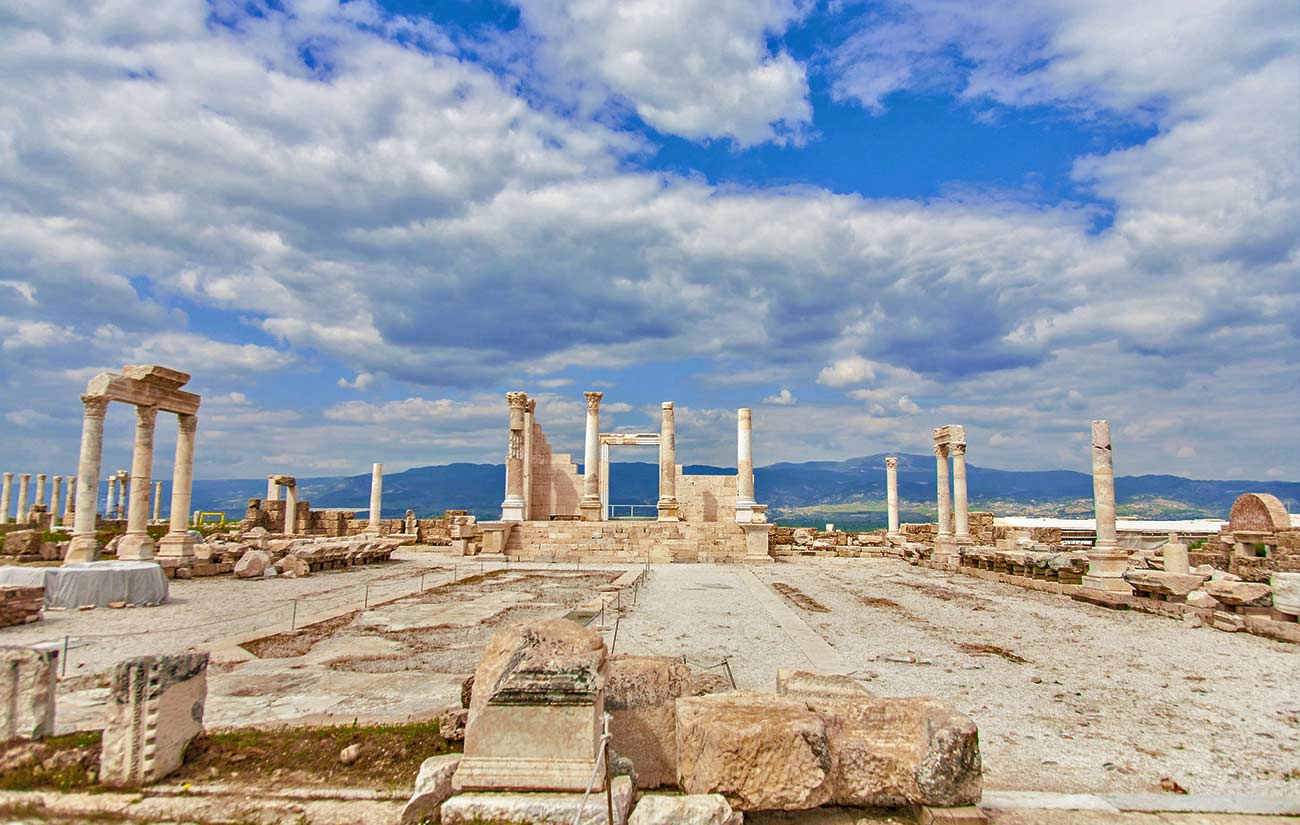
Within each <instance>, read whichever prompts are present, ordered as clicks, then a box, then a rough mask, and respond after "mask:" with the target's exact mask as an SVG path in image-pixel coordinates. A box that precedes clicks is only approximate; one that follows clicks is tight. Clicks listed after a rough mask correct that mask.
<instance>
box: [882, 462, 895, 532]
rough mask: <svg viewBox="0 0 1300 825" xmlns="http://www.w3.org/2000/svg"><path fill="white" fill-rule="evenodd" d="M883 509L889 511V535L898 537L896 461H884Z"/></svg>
mask: <svg viewBox="0 0 1300 825" xmlns="http://www.w3.org/2000/svg"><path fill="white" fill-rule="evenodd" d="M885 507H886V509H887V510H888V511H889V535H891V536H896V535H898V459H897V458H886V459H885Z"/></svg>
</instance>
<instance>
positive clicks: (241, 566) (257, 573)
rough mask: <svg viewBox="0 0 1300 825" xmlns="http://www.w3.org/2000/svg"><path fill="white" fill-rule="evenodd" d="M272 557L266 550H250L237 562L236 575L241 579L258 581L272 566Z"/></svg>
mask: <svg viewBox="0 0 1300 825" xmlns="http://www.w3.org/2000/svg"><path fill="white" fill-rule="evenodd" d="M271 560H272V556H271V554H270V553H269V552H268V551H266V550H248V551H246V552H245V553H244V554H243V555H242V556H240V557H239V561H237V562H235V575H236V576H238V577H239V578H241V579H256V578H259V577H261V576H262V575H264V574H265V573H266V568H268V567H270V566H271Z"/></svg>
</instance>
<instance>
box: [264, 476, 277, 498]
mask: <svg viewBox="0 0 1300 825" xmlns="http://www.w3.org/2000/svg"><path fill="white" fill-rule="evenodd" d="M266 500H267V501H279V500H280V485H279V484H276V483H275V476H273V475H269V476H267V477H266Z"/></svg>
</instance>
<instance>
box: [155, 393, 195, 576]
mask: <svg viewBox="0 0 1300 825" xmlns="http://www.w3.org/2000/svg"><path fill="white" fill-rule="evenodd" d="M198 427H199V417H198V416H197V415H177V416H176V459H175V463H174V464H173V465H172V501H171V506H170V507H169V508H168V514H169V517H170V521H169V525H168V528H167V535H165V536H163V539H162V541H160V542H159V543H158V555H159V556H161V557H166V558H181V559H192V558H194V545H195V544H196V542H195V540H194V537H193V536H191V535H190V533H189V530H190V523H189V519H190V493H191V490H192V487H193V482H194V435H195V433H196V432H197V431H198Z"/></svg>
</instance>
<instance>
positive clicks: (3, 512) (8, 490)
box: [0, 473, 14, 524]
mask: <svg viewBox="0 0 1300 825" xmlns="http://www.w3.org/2000/svg"><path fill="white" fill-rule="evenodd" d="M13 489H14V474H13V473H5V474H4V483H3V485H0V524H8V523H9V508H10V506H12V505H13V501H12V496H13Z"/></svg>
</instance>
